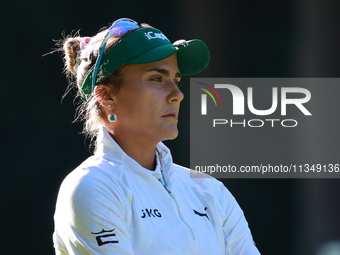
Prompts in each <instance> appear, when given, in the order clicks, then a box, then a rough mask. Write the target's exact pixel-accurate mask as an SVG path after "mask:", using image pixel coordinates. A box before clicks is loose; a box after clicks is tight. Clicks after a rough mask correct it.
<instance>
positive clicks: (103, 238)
mask: <svg viewBox="0 0 340 255" xmlns="http://www.w3.org/2000/svg"><path fill="white" fill-rule="evenodd" d="M114 230H115V229H114V228H113V229H111V230H104V229H102V231H100V232H98V233H94V232H91V234H93V235H96V240H97V243H98V246H102V245H104V244H109V243H119V241H118V240H112V237H113V236H116V234H115V233H112V232H113V231H114ZM103 233H111V234H104V235H100V234H103Z"/></svg>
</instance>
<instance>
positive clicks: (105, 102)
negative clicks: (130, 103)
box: [94, 84, 114, 111]
mask: <svg viewBox="0 0 340 255" xmlns="http://www.w3.org/2000/svg"><path fill="white" fill-rule="evenodd" d="M94 95H95V97H96V99H97V101H98V102H99V103H100V104H101V105H102V106H103V107H104V108H106V109H109V110H110V111H112V110H113V108H114V101H113V98H112V97H111V96H110V90H109V87H108V86H106V85H102V84H100V85H97V86H96V87H95V88H94Z"/></svg>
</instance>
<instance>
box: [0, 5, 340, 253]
mask: <svg viewBox="0 0 340 255" xmlns="http://www.w3.org/2000/svg"><path fill="white" fill-rule="evenodd" d="M339 12H340V1H337V0H333V1H332V0H296V1H291V0H290V1H289V0H286V1H283V0H282V1H279V0H272V1H269V0H266V1H265V0H258V1H249V0H248V1H232V0H224V1H221V0H210V1H206V0H202V1H199V0H196V1H194V0H186V1H179V0H174V1H136V0H131V1H123V0H121V1H102V0H98V1H86V0H83V1H65V0H60V1H36V0H32V1H7V2H5V3H3V7H2V8H1V18H2V22H1V24H2V33H1V45H2V49H3V50H2V54H1V56H2V62H1V73H2V77H3V80H2V84H3V85H2V86H3V89H2V91H3V94H2V100H1V109H2V114H3V115H4V118H2V122H1V123H2V125H1V126H2V132H1V136H2V137H1V138H2V139H1V140H2V143H1V144H2V148H1V161H2V177H1V181H2V182H3V184H2V185H1V188H2V191H1V197H2V198H1V201H2V207H1V230H2V232H3V234H2V237H1V244H2V252H1V253H2V254H54V249H53V246H52V233H53V214H54V208H55V201H56V196H57V192H58V189H59V186H60V184H61V182H62V180H63V179H64V177H65V176H66V175H67V174H68V173H69V172H70V171H72V170H73V169H74V168H75V167H76V166H77V165H78V164H80V163H81V162H82V161H83V160H84V159H85V158H87V157H88V156H89V155H90V152H89V151H88V147H89V145H88V141H86V140H85V139H84V137H83V136H82V135H79V134H78V133H79V132H80V131H81V130H82V124H81V123H75V124H73V123H72V121H73V120H74V114H75V108H76V107H75V106H74V103H73V96H72V93H70V94H68V95H67V96H66V98H65V99H64V100H63V101H62V100H61V97H62V96H63V94H64V92H65V90H66V87H67V80H66V78H65V76H64V75H63V74H62V70H63V62H62V59H61V54H59V53H54V54H50V55H47V56H45V57H42V55H43V54H46V53H48V52H51V51H52V50H53V49H54V48H55V46H54V41H53V39H54V40H58V39H61V38H63V34H65V35H69V34H71V33H73V32H75V31H77V30H78V29H81V30H80V34H81V35H85V36H91V35H94V34H96V33H97V32H98V30H99V29H100V28H101V27H103V26H107V25H109V24H110V23H111V22H112V21H114V20H116V19H118V18H121V17H130V18H132V19H134V20H137V21H140V22H146V23H149V24H151V25H152V26H154V27H156V28H159V29H161V30H162V32H163V33H164V34H165V35H166V36H167V37H168V38H169V39H170V40H171V41H175V40H177V39H182V38H184V39H194V38H199V39H201V40H203V41H204V42H206V44H207V45H208V47H209V48H210V51H211V63H210V65H209V67H208V68H207V69H206V70H205V71H204V72H202V73H200V74H198V75H196V76H195V77H339V76H340V69H339V68H340V49H339V45H340V42H339V39H340V34H339V31H340V30H339V25H340V16H339ZM182 88H183V91H184V94H185V99H184V101H183V103H182V106H181V114H180V122H179V129H180V135H179V137H178V138H177V139H176V140H174V141H169V142H167V143H166V144H167V145H168V146H169V147H170V149H171V150H172V153H173V157H174V161H175V162H176V163H178V164H181V165H184V166H189V160H190V159H189V147H190V140H189V125H190V123H189V100H190V98H189V90H188V88H189V78H188V77H185V78H184V79H183V81H182ZM73 94H74V93H73ZM329 96H330V98H332V99H333V100H337V98H336V96H337V95H329ZM324 100H329V98H325V99H324ZM321 103H322V102H321ZM332 118H334V121H335V122H336V123H339V119H338V116H332ZM308 131H309V134H310V135H314V136H317V135H318V133H324V132H329V134H330V135H332V133H334V132H338V130H336V129H335V128H333V129H332V127H330V128H329V130H318V129H317V127H315V128H314V127H311V129H310V130H308ZM319 142H320V143H319V144H318V146H316V148H314V149H313V150H310V146H311V145H309V144H308V137H307V139H305V140H304V141H300V140H299V139H298V138H297V139H296V143H299V151H298V152H297V156H299V154H301V157H304V155H305V153H306V151H309V152H310V153H314V154H315V155H316V156H317V157H320V158H322V155H323V154H324V153H330V152H331V153H338V154H339V152H337V151H332V148H324V147H323V146H322V140H320V141H319ZM336 142H337V141H336ZM339 142H340V141H339ZM262 146H265V145H262ZM293 147H294V144H293ZM307 149H309V150H307ZM307 163H308V162H307ZM330 163H340V162H330ZM221 181H223V182H224V183H225V185H226V186H227V187H228V189H229V190H230V191H231V192H232V193H233V195H234V196H235V197H236V199H237V200H238V202H239V204H240V205H241V207H242V209H243V210H244V212H245V215H246V218H247V220H248V222H249V225H250V228H251V230H252V233H253V236H254V240H255V242H256V244H257V246H258V248H259V250H260V252H261V253H262V254H275V255H281V254H282V255H283V254H285V255H286V254H292V255H305V254H307V255H309V254H317V255H320V254H323V255H325V254H326V253H323V252H322V247H323V246H324V245H325V244H327V243H328V242H331V241H337V240H340V217H339V215H340V203H339V198H340V179H322V180H318V179H313V180H312V179H303V180H301V179H299V180H296V179H269V180H268V179H266V180H264V179H230V180H227V179H223V180H221ZM337 254H339V253H337Z"/></svg>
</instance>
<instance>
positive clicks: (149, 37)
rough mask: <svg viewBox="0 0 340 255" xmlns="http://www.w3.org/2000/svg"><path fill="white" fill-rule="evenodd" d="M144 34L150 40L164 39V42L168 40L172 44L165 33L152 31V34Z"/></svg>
mask: <svg viewBox="0 0 340 255" xmlns="http://www.w3.org/2000/svg"><path fill="white" fill-rule="evenodd" d="M144 34H145V36H146V37H147V38H148V39H149V40H151V39H156V38H159V39H162V40H168V41H169V42H170V40H169V39H168V38H167V37H166V36H165V35H164V34H163V33H154V32H152V31H150V32H147V33H144Z"/></svg>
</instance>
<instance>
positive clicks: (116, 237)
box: [53, 128, 260, 255]
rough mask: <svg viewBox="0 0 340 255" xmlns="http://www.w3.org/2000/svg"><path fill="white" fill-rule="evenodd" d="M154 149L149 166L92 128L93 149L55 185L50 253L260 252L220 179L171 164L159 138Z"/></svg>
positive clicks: (236, 253)
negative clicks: (57, 188) (152, 166)
mask: <svg viewBox="0 0 340 255" xmlns="http://www.w3.org/2000/svg"><path fill="white" fill-rule="evenodd" d="M156 149H157V151H158V154H157V167H156V170H155V171H150V170H147V169H145V168H143V167H142V166H140V165H139V164H138V163H137V162H136V161H135V160H133V159H132V158H130V157H129V156H128V155H127V154H126V153H125V152H124V151H123V150H122V149H121V148H120V147H119V146H118V144H117V143H116V142H115V141H114V140H113V139H112V138H111V136H110V135H109V133H108V132H107V131H106V130H105V129H104V128H102V129H101V130H100V132H99V136H98V138H97V150H96V152H95V154H94V155H93V156H91V157H89V158H88V159H87V160H85V161H84V162H83V163H82V164H81V165H80V166H79V167H78V168H76V169H75V170H74V171H72V172H71V173H70V174H69V175H68V176H67V177H66V178H65V180H64V181H63V183H62V185H61V188H60V191H59V195H58V200H57V205H56V211H55V216H54V220H55V231H54V234H53V241H54V247H55V251H56V254H63V255H64V254H136V255H137V254H138V255H150V254H155V255H167V254H169V255H170V254H172V255H173V254H180V255H183V254H190V255H191V254H204V255H206V254H214V255H218V254H228V255H229V254H234V255H243V254H244V255H245V254H246V255H250V254H260V253H259V252H258V250H257V248H256V246H255V245H254V243H253V239H252V236H251V233H250V230H249V228H248V223H247V222H246V220H245V217H244V215H243V212H242V210H241V209H240V207H239V205H238V204H237V202H236V200H235V199H234V197H233V196H232V195H231V194H230V192H229V191H228V190H227V189H226V188H225V187H224V185H223V184H222V183H221V182H219V181H217V180H216V179H214V178H211V177H208V176H206V175H202V174H200V175H198V176H197V175H195V174H193V173H191V172H190V170H189V169H187V168H184V167H181V166H178V165H175V164H173V162H172V157H171V154H170V151H169V149H168V148H167V147H166V146H165V145H164V144H163V143H159V144H158V145H157V148H156ZM190 173H191V174H190ZM159 177H161V178H162V182H160V181H159V180H158V179H159ZM195 177H196V178H195ZM203 177H205V178H203ZM163 185H164V186H163Z"/></svg>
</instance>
